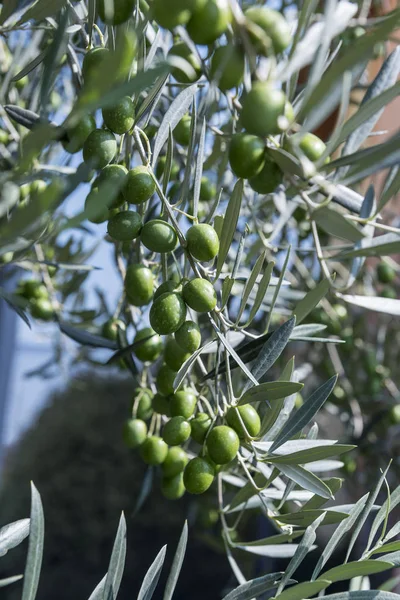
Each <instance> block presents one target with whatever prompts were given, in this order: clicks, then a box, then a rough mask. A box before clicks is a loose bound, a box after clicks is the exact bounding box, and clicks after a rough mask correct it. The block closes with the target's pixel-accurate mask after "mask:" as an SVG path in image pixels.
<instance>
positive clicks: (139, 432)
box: [123, 419, 147, 448]
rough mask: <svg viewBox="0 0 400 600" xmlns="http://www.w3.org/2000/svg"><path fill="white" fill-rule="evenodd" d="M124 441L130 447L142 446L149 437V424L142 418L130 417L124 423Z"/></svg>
mask: <svg viewBox="0 0 400 600" xmlns="http://www.w3.org/2000/svg"><path fill="white" fill-rule="evenodd" d="M123 437H124V442H125V444H126V445H127V446H128V448H137V447H138V446H141V445H142V444H143V442H144V441H145V439H146V438H147V425H146V423H145V422H144V421H141V420H140V419H130V420H129V421H127V422H126V423H125V425H124V432H123Z"/></svg>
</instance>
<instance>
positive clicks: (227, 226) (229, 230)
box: [216, 179, 244, 277]
mask: <svg viewBox="0 0 400 600" xmlns="http://www.w3.org/2000/svg"><path fill="white" fill-rule="evenodd" d="M243 187H244V183H243V179H239V180H238V181H237V182H236V184H235V187H234V188H233V192H232V195H231V197H230V199H229V202H228V207H227V209H226V212H225V216H224V221H223V224H222V231H221V236H220V240H221V241H220V247H219V252H218V258H217V274H216V277H218V276H219V274H220V273H221V271H222V267H223V266H224V262H225V259H226V257H227V255H228V252H229V248H230V247H231V244H232V240H233V237H234V235H235V232H236V229H237V223H238V219H239V214H240V207H241V205H242V196H243Z"/></svg>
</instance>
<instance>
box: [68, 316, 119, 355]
mask: <svg viewBox="0 0 400 600" xmlns="http://www.w3.org/2000/svg"><path fill="white" fill-rule="evenodd" d="M60 329H61V331H62V332H63V333H65V335H67V336H68V337H69V338H71V339H72V340H74V341H75V342H78V344H82V345H83V346H92V347H94V348H109V349H110V350H116V349H117V348H118V345H117V343H116V342H114V341H113V340H107V339H105V338H103V337H101V336H100V335H95V334H93V333H89V332H88V331H85V330H83V329H78V328H77V327H73V326H72V325H68V324H67V323H63V322H62V323H60Z"/></svg>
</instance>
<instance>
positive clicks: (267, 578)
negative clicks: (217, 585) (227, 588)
mask: <svg viewBox="0 0 400 600" xmlns="http://www.w3.org/2000/svg"><path fill="white" fill-rule="evenodd" d="M281 575H282V573H280V572H278V573H269V574H268V575H264V576H263V577H257V579H250V581H246V583H243V584H242V585H239V586H238V587H237V588H235V589H234V590H232V591H231V592H229V594H227V595H226V596H224V598H223V600H251V599H252V598H254V597H255V596H260V595H261V594H263V593H264V592H266V591H267V590H270V589H272V588H274V587H276V586H277V585H278V582H279V581H280V578H281Z"/></svg>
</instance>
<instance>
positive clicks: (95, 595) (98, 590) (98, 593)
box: [89, 575, 107, 600]
mask: <svg viewBox="0 0 400 600" xmlns="http://www.w3.org/2000/svg"><path fill="white" fill-rule="evenodd" d="M106 579H107V575H104V577H103V579H102V580H101V581H100V582H99V583H98V584H97V586H96V587H95V589H94V590H93V592H92V593H91V594H90V598H89V600H102V598H103V590H104V585H105V583H106Z"/></svg>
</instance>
